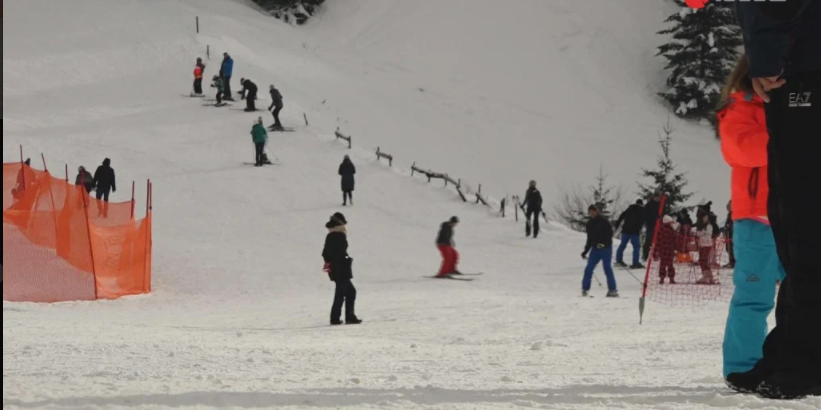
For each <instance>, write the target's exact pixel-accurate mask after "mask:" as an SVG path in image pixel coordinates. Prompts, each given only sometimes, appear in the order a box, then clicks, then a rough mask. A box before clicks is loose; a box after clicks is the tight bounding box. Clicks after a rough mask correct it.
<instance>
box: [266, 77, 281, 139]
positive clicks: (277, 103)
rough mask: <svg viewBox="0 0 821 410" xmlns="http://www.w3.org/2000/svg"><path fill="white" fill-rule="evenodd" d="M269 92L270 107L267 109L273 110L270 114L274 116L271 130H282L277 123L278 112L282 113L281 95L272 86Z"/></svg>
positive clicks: (278, 122)
mask: <svg viewBox="0 0 821 410" xmlns="http://www.w3.org/2000/svg"><path fill="white" fill-rule="evenodd" d="M270 91H271V106H270V107H268V111H271V110H273V112H272V114H273V115H274V125H272V126H271V128H272V129H282V123H281V122H280V121H279V112H280V111H282V107H283V106H284V104H283V103H282V94H281V93H280V92H279V90H277V89H276V87H274V86H273V85H271V88H270Z"/></svg>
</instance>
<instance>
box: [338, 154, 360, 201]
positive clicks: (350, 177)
mask: <svg viewBox="0 0 821 410" xmlns="http://www.w3.org/2000/svg"><path fill="white" fill-rule="evenodd" d="M339 175H340V176H341V177H342V206H348V199H350V200H351V206H353V189H354V185H355V182H356V181H355V179H354V175H356V167H355V166H354V165H353V162H352V161H351V157H349V156H347V155H345V159H344V160H342V164H340V165H339Z"/></svg>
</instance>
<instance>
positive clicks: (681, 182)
mask: <svg viewBox="0 0 821 410" xmlns="http://www.w3.org/2000/svg"><path fill="white" fill-rule="evenodd" d="M673 131H675V130H674V129H673V127H672V125H670V121H669V120H668V121H667V124H665V125H664V136H662V135H659V145H660V146H661V155H659V157H658V162H657V165H658V169H656V170H647V169H642V176H644V177H646V178H650V179H652V180H653V182H652V183H650V184H642V183H639V194H640V195H641V197H642V198H646V199H650V198H652V197H653V194H654V193H655V192H662V193H666V194H667V202H666V205H665V210H666V211H668V212H665V213H667V214H670V213H677V212H679V211H680V210H681V208H682V204H684V203H685V202H687V200H689V199H690V198H691V197H692V196H693V193H685V191H684V188H685V187H686V186H687V183H688V182H687V175H686V174H684V173H676V165H675V164H674V163H673V160H672V159H671V158H670V149H671V146H672V144H673Z"/></svg>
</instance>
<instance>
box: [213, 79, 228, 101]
mask: <svg viewBox="0 0 821 410" xmlns="http://www.w3.org/2000/svg"><path fill="white" fill-rule="evenodd" d="M213 81H214V82H213V83H212V84H211V88H216V89H217V104H216V106H217V107H222V106H223V105H225V104H223V102H222V96H223V93H224V92H225V83H224V82H223V81H222V78H221V77H219V76H216V75H215V76H214V78H213Z"/></svg>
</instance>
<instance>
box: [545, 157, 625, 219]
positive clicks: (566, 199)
mask: <svg viewBox="0 0 821 410" xmlns="http://www.w3.org/2000/svg"><path fill="white" fill-rule="evenodd" d="M623 194H624V190H623V189H622V187H615V186H611V185H608V183H607V175H606V174H605V173H604V169H603V168H602V167H599V175H598V176H597V177H596V183H595V184H594V185H591V186H589V187H587V191H586V192H585V191H584V190H582V189H579V188H576V187H574V188H572V189H567V188H562V193H561V198H560V202H559V204H558V205H557V206H556V207H554V214H555V217H557V218H558V219H559V220H561V221H562V222H564V223H565V224H567V226H568V227H570V228H571V229H573V230H575V231H579V232H584V231H585V227H586V226H587V222H588V221H590V216H589V213H588V211H587V209H588V207H589V206H590V205H596V207H597V208H599V213H600V214H602V215H604V216H605V217H607V218H612V216H613V215H618V214H619V213H621V211H622V210H623V208H624V202H623V198H624V195H623Z"/></svg>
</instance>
